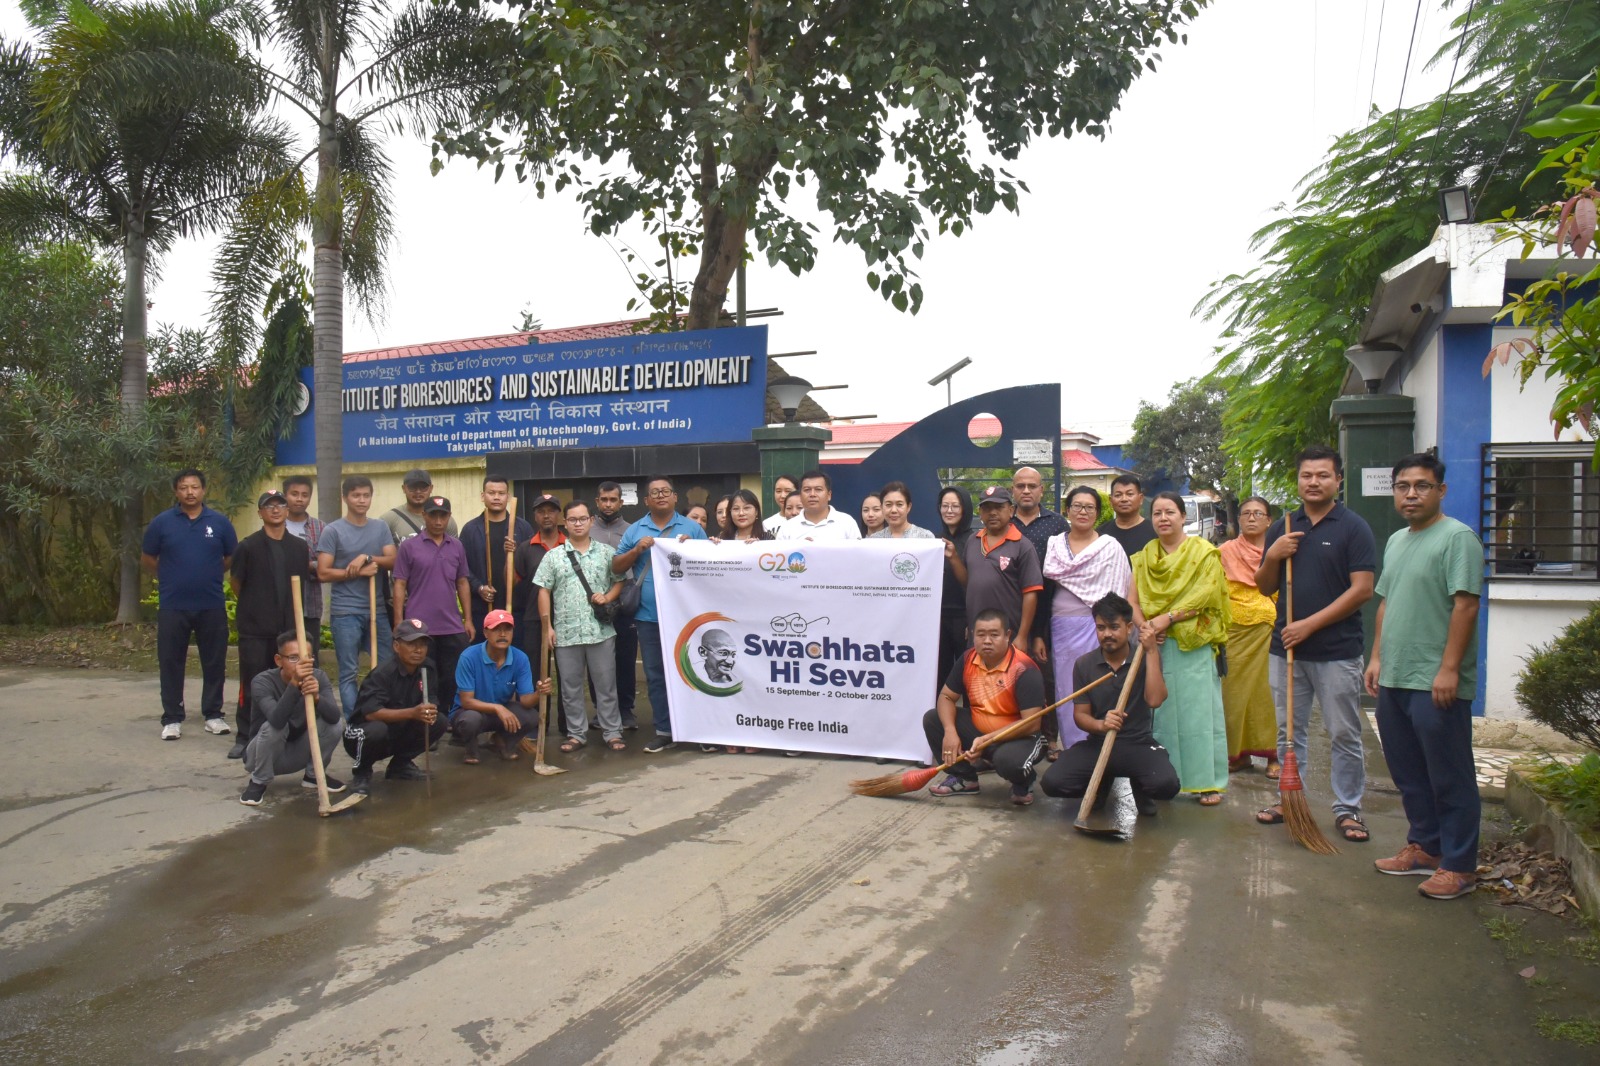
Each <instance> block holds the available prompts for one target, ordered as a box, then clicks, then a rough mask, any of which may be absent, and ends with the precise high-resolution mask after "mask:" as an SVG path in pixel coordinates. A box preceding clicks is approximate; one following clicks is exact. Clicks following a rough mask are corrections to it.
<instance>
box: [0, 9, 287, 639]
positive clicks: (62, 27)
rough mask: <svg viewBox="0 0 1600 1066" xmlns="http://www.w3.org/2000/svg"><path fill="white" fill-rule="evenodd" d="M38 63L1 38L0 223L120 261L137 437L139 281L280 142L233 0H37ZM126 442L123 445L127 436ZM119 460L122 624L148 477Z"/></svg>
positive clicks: (128, 398) (126, 379)
mask: <svg viewBox="0 0 1600 1066" xmlns="http://www.w3.org/2000/svg"><path fill="white" fill-rule="evenodd" d="M33 6H34V9H35V10H36V11H37V13H39V14H41V15H43V16H45V17H47V18H48V22H47V25H46V27H45V29H44V34H43V41H42V45H41V48H40V50H39V52H38V53H37V54H36V53H35V52H34V50H33V48H32V47H30V46H29V45H27V44H18V43H10V42H0V147H3V148H4V149H5V150H6V151H8V152H10V153H11V154H12V155H13V156H14V157H15V158H16V159H17V161H18V162H19V163H20V164H21V165H22V167H23V168H24V169H22V170H20V171H18V172H15V173H12V174H8V175H6V176H4V177H3V178H0V228H3V229H4V231H5V232H6V233H8V234H10V235H12V236H13V237H16V238H19V239H22V240H29V241H31V240H41V239H49V238H54V237H60V236H74V237H80V238H82V239H84V240H87V241H90V242H92V243H94V244H97V245H99V246H101V247H107V248H116V249H118V250H119V251H120V252H121V256H122V280H123V291H122V361H121V374H120V398H121V409H122V415H123V418H124V420H125V421H126V422H127V423H128V425H127V426H126V427H125V428H126V429H127V431H128V433H129V434H131V435H132V437H137V436H138V434H139V430H138V425H139V423H140V422H141V421H142V419H143V418H144V414H145V406H146V402H147V399H148V396H149V356H148V347H147V343H146V333H147V322H146V312H147V309H148V300H147V298H146V279H147V277H148V275H149V272H150V270H151V269H152V266H153V265H154V264H155V263H156V261H157V260H158V258H159V256H160V254H161V253H162V252H165V251H166V250H168V249H169V248H171V247H172V245H173V243H174V242H176V241H177V240H178V239H179V238H182V237H186V236H190V235H193V234H197V233H203V232H206V231H208V230H212V229H215V228H217V227H219V226H220V225H221V224H222V223H223V222H224V220H225V219H226V217H227V214H228V212H229V210H230V209H231V207H232V206H233V205H234V204H235V203H237V201H238V198H239V196H240V195H241V194H242V193H243V192H244V191H245V190H246V189H247V188H249V187H250V186H251V185H253V184H256V183H259V182H261V181H262V180H264V179H265V177H266V176H267V175H268V174H272V173H277V172H279V171H281V169H282V167H283V165H284V153H285V150H286V149H285V143H284V138H283V136H282V133H281V130H280V128H279V127H278V126H277V124H275V123H273V122H270V121H268V120H265V119H263V118H261V117H259V116H258V114H257V112H258V109H259V108H260V107H261V106H262V105H263V104H264V103H265V99H266V96H265V92H264V90H263V88H262V85H261V83H260V81H259V80H258V78H257V77H256V74H255V71H254V69H253V68H252V66H251V65H250V64H249V63H247V62H244V61H243V57H242V56H241V54H240V51H239V47H238V44H237V42H236V40H235V38H234V36H233V31H234V30H235V29H237V28H238V26H239V21H238V20H239V15H240V9H238V8H237V7H236V6H234V5H233V4H231V3H230V2H229V0H170V2H169V3H167V4H164V5H159V6H142V5H141V6H132V5H118V4H105V5H100V6H96V7H93V8H91V7H89V6H88V5H86V4H82V3H75V4H71V5H69V6H67V7H65V8H64V9H61V10H60V11H57V10H56V9H54V8H53V7H52V6H51V5H49V4H46V3H36V4H35V5H33ZM132 437H130V438H127V439H132ZM137 458H138V457H137V456H135V455H129V456H126V457H125V460H126V461H125V463H124V465H123V466H122V467H121V470H122V472H123V476H124V477H125V479H126V484H125V486H124V494H123V505H122V512H123V525H122V540H121V544H120V549H121V553H122V561H121V571H120V573H121V578H120V598H119V603H118V608H117V621H119V622H133V621H136V620H137V619H138V611H139V563H138V553H137V538H138V531H139V527H140V526H141V525H142V524H143V521H144V510H143V508H144V494H145V491H146V490H147V489H148V488H149V487H150V486H149V474H150V471H149V470H148V468H146V467H145V466H144V465H143V464H142V463H140V462H138V461H136V460H137Z"/></svg>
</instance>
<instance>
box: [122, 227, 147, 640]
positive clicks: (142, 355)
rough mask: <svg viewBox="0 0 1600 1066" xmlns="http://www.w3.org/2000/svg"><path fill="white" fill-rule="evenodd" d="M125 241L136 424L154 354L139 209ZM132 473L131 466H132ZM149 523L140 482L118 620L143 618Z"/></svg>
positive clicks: (125, 517) (128, 385)
mask: <svg viewBox="0 0 1600 1066" xmlns="http://www.w3.org/2000/svg"><path fill="white" fill-rule="evenodd" d="M131 214H132V221H131V222H130V224H129V226H128V234H127V239H126V241H125V242H124V243H123V246H122V390H121V391H122V415H123V417H124V418H125V419H126V420H127V421H128V422H129V423H131V424H134V425H137V424H138V423H139V422H140V421H142V420H143V418H144V413H145V405H146V402H147V401H148V400H149V397H150V361H149V359H150V356H149V348H148V346H147V344H146V332H147V325H146V319H145V287H144V275H145V260H146V256H147V255H148V252H149V249H148V246H147V244H146V240H145V233H144V217H143V214H142V212H140V211H138V210H137V209H135V210H134V211H132V212H131ZM130 473H131V470H130ZM143 527H144V490H143V488H142V487H140V486H139V485H137V484H135V485H134V486H133V487H132V488H130V489H129V490H128V495H127V496H126V498H124V500H123V502H122V551H121V557H122V558H121V567H120V570H121V573H120V575H119V578H118V584H117V588H118V596H117V624H118V625H130V624H132V623H134V622H137V621H138V620H139V532H140V530H141V529H142V528H143Z"/></svg>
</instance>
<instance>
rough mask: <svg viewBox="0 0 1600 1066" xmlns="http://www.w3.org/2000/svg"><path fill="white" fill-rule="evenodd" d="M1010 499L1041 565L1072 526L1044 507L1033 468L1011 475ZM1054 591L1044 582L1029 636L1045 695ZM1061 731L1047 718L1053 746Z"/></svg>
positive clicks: (1052, 684) (1050, 685)
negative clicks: (1052, 540) (1052, 541)
mask: <svg viewBox="0 0 1600 1066" xmlns="http://www.w3.org/2000/svg"><path fill="white" fill-rule="evenodd" d="M1011 500H1012V503H1014V504H1015V505H1016V513H1015V514H1013V515H1012V516H1011V524H1012V525H1014V526H1016V527H1017V530H1018V532H1020V533H1021V534H1022V539H1024V540H1026V541H1027V542H1028V543H1029V544H1032V545H1033V550H1034V552H1035V554H1037V555H1038V556H1039V560H1040V562H1041V563H1042V562H1043V561H1044V557H1045V554H1046V551H1047V549H1048V548H1049V547H1050V538H1051V537H1053V536H1055V535H1056V534H1057V533H1065V532H1067V531H1068V530H1069V529H1070V528H1071V527H1070V526H1068V525H1067V520H1066V519H1065V518H1063V517H1062V516H1061V515H1059V514H1057V513H1056V512H1054V511H1052V510H1050V508H1048V507H1046V506H1044V502H1043V501H1044V478H1043V477H1042V476H1040V474H1039V471H1037V470H1035V469H1034V468H1033V467H1031V466H1019V467H1018V468H1017V471H1016V473H1014V474H1012V475H1011ZM1096 517H1098V515H1097V516H1096ZM1055 588H1056V583H1055V582H1054V581H1046V582H1045V583H1044V588H1043V589H1041V590H1040V592H1039V597H1038V602H1037V603H1036V604H1035V606H1034V611H1033V632H1031V633H1029V634H1028V654H1029V655H1031V656H1032V657H1033V661H1034V663H1035V664H1036V665H1037V666H1038V667H1039V672H1040V673H1041V674H1043V675H1044V690H1045V691H1046V692H1054V691H1055V690H1056V680H1055V670H1054V668H1053V666H1052V664H1051V662H1050V612H1051V604H1052V603H1054V602H1055ZM1070 665H1071V664H1068V666H1069V668H1070ZM1059 730H1060V723H1059V722H1058V721H1057V720H1056V716H1055V715H1053V714H1050V715H1046V716H1045V719H1044V737H1045V740H1047V741H1049V742H1050V744H1051V745H1052V747H1053V746H1055V745H1056V742H1057V739H1058V733H1059Z"/></svg>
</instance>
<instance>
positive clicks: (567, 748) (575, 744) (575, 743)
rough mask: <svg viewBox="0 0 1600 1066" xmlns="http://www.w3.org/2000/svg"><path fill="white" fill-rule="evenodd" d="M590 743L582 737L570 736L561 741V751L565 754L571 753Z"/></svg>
mask: <svg viewBox="0 0 1600 1066" xmlns="http://www.w3.org/2000/svg"><path fill="white" fill-rule="evenodd" d="M588 743H589V742H588V741H587V740H584V739H583V738H582V737H568V738H567V739H566V740H563V741H562V742H561V751H562V753H563V754H566V755H571V754H572V753H573V752H575V751H579V750H581V749H582V748H583V747H584V746H585V745H587V744H588Z"/></svg>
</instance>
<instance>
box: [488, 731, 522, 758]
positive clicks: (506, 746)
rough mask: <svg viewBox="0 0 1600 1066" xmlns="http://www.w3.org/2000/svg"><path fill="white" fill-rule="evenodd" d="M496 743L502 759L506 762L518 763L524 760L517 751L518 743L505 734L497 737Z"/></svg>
mask: <svg viewBox="0 0 1600 1066" xmlns="http://www.w3.org/2000/svg"><path fill="white" fill-rule="evenodd" d="M494 743H495V747H496V748H498V749H499V750H500V758H502V759H504V760H505V761H506V762H516V761H517V760H518V759H520V758H522V755H521V754H520V753H519V752H518V751H517V742H516V741H514V740H512V739H511V738H510V737H508V736H506V735H505V734H504V733H501V734H500V735H499V736H497V737H496V738H495V741H494Z"/></svg>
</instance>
